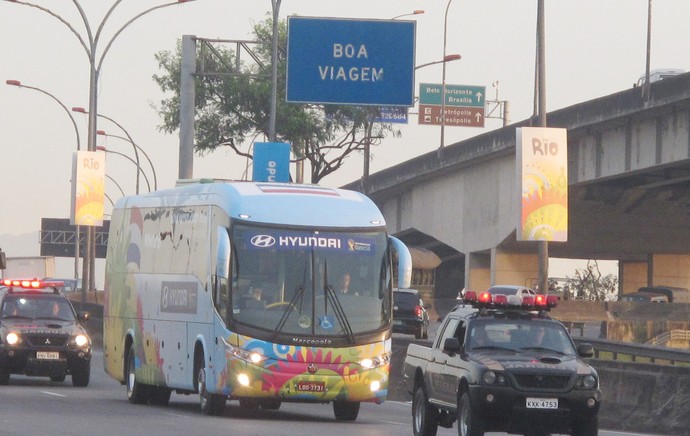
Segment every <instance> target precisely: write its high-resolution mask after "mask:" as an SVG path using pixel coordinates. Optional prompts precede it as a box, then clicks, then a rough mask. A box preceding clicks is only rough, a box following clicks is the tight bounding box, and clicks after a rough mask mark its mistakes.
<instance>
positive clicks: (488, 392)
mask: <svg viewBox="0 0 690 436" xmlns="http://www.w3.org/2000/svg"><path fill="white" fill-rule="evenodd" d="M486 295H488V294H486ZM486 295H484V297H486ZM538 297H539V298H540V300H538V301H541V302H542V304H543V306H542V307H544V306H546V304H547V303H546V298H545V296H543V295H540V296H538ZM487 298H491V297H490V296H488V297H487ZM533 298H534V297H525V298H524V299H523V302H522V304H521V307H517V308H513V307H510V306H508V305H506V304H505V303H506V301H505V300H502V301H501V303H500V304H496V300H493V302H490V303H489V304H488V305H485V306H484V308H481V307H482V305H481V304H477V305H475V306H478V307H480V309H479V310H477V309H470V308H468V306H459V307H457V308H456V309H455V310H454V311H453V312H451V313H450V314H449V315H448V316H447V317H446V320H445V323H444V325H443V326H442V328H441V330H439V337H438V338H437V341H438V342H437V346H439V347H441V349H442V352H443V353H444V354H445V355H447V357H448V361H447V363H446V367H447V368H449V370H450V369H451V368H452V371H453V374H454V376H455V377H457V382H458V383H451V382H448V383H447V384H448V385H449V386H447V387H448V391H447V392H445V393H444V392H436V393H435V397H436V398H435V400H436V401H438V400H440V399H448V401H451V399H452V400H453V401H452V405H453V407H455V406H456V404H457V410H454V412H455V416H456V417H457V420H458V425H459V426H460V432H459V434H461V435H480V434H484V432H485V431H487V432H508V433H518V434H530V435H532V434H535V435H541V434H550V433H564V434H572V435H578V436H593V435H596V434H597V433H598V413H599V408H600V405H601V399H602V393H601V390H600V389H599V376H598V374H597V372H596V370H595V369H594V368H592V367H591V366H590V365H589V364H587V363H586V362H585V361H584V360H583V359H582V358H583V357H585V358H587V357H592V356H593V354H594V352H593V348H592V346H591V345H590V344H584V343H583V344H580V345H579V346H578V345H576V344H575V342H574V341H573V340H572V338H571V337H570V335H569V333H568V331H567V330H566V328H565V327H564V326H563V325H562V324H561V323H560V322H559V321H557V320H555V319H553V318H551V317H550V316H549V315H548V314H547V311H546V310H526V309H525V306H527V305H529V304H531V302H532V299H533ZM468 300H470V301H472V300H473V298H472V297H471V298H469V299H468V298H467V295H466V297H465V301H466V302H467V301H468ZM480 300H481V298H480ZM527 300H529V302H528V301H527ZM473 302H474V301H473ZM555 304H556V302H555V300H551V299H550V300H549V303H548V305H549V306H552V305H555ZM487 306H488V307H492V309H490V308H487ZM444 376H445V375H444ZM458 386H460V388H459V390H458ZM440 390H441V391H445V389H440ZM455 401H457V403H456V402H455ZM439 404H440V403H439ZM413 407H414V406H413ZM418 407H419V406H418ZM449 418H450V416H449ZM439 421H440V422H444V419H441V418H439ZM445 421H446V422H448V419H446V420H445Z"/></svg>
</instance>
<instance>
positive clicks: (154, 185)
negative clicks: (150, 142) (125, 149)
mask: <svg viewBox="0 0 690 436" xmlns="http://www.w3.org/2000/svg"><path fill="white" fill-rule="evenodd" d="M99 116H100V115H99ZM98 134H99V135H101V136H105V137H106V138H117V139H120V140H122V141H125V142H129V143H130V144H132V145H133V146H134V148H136V149H137V150H139V151H140V152H141V154H143V155H144V157H145V158H146V161H147V162H148V163H149V167H151V174H153V190H154V191H155V190H157V189H158V177H157V175H156V167H154V166H153V162H152V161H151V158H150V157H149V155H148V153H146V151H144V149H143V148H141V146H140V145H139V144H137V143H136V142H132V139H131V137H129V136H128V137H127V138H125V137H124V136H119V135H113V134H110V133H106V132H105V131H103V130H99V131H98ZM137 166H139V163H137ZM141 174H143V175H144V179H145V180H146V181H147V183H148V180H147V177H146V173H144V170H143V169H142V170H141ZM148 188H149V192H151V186H150V185H149V186H148ZM137 193H138V192H137Z"/></svg>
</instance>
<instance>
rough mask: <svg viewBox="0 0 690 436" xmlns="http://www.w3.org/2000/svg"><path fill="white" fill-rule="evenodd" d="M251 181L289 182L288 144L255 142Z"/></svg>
mask: <svg viewBox="0 0 690 436" xmlns="http://www.w3.org/2000/svg"><path fill="white" fill-rule="evenodd" d="M252 180H254V181H255V182H289V181H290V144H288V143H286V142H255V143H254V169H253V172H252Z"/></svg>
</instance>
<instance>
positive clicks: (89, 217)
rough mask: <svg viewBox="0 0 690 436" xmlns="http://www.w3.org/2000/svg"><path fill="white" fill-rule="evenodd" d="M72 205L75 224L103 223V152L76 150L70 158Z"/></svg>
mask: <svg viewBox="0 0 690 436" xmlns="http://www.w3.org/2000/svg"><path fill="white" fill-rule="evenodd" d="M71 200H72V207H71V208H70V223H71V224H72V225H75V226H101V225H103V215H104V210H103V209H104V205H103V202H104V201H105V152H103V151H76V152H74V154H73V158H72V198H71Z"/></svg>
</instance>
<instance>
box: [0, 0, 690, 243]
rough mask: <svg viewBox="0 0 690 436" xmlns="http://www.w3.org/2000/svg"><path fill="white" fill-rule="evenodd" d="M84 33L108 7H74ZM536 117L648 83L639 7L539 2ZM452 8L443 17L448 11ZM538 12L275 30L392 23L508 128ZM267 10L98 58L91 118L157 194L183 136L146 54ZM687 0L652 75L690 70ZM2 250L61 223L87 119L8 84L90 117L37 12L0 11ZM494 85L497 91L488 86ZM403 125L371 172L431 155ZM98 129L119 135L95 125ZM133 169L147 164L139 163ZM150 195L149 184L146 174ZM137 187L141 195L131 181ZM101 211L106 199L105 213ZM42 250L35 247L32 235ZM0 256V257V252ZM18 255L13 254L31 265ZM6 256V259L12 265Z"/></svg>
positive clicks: (289, 7) (70, 42) (148, 31)
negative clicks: (406, 28) (412, 34)
mask: <svg viewBox="0 0 690 436" xmlns="http://www.w3.org/2000/svg"><path fill="white" fill-rule="evenodd" d="M31 3H32V4H35V5H39V6H41V7H43V8H49V9H50V10H52V11H53V12H54V13H56V14H57V15H59V16H60V17H62V18H63V19H64V20H65V21H66V22H68V23H69V24H70V25H71V26H72V27H73V29H74V31H75V32H77V33H79V34H80V35H82V36H83V35H86V31H85V27H84V24H83V22H82V20H81V18H80V16H79V14H78V11H77V8H76V7H75V5H74V3H73V2H72V1H70V0H33V1H32V2H31ZM79 3H80V4H81V5H82V7H83V9H84V11H85V15H86V17H87V19H88V22H89V25H90V27H91V28H92V30H93V32H95V31H96V29H97V28H98V26H99V25H100V23H101V22H102V20H103V17H104V15H105V13H106V9H107V8H108V7H110V5H112V4H113V3H114V1H113V0H80V1H79ZM545 3H546V5H545V28H546V36H545V38H546V44H545V46H546V106H547V109H548V110H556V109H560V108H564V107H568V106H571V105H574V104H578V103H580V102H583V101H587V100H591V99H594V98H598V97H602V96H605V95H609V94H612V93H615V92H619V91H622V90H624V89H627V88H629V87H631V86H632V85H633V83H635V82H636V81H637V79H638V78H639V77H640V76H641V75H642V74H644V71H645V66H646V52H647V45H646V44H647V5H648V1H647V0H605V1H602V0H557V1H546V2H545ZM159 4H162V2H158V1H154V0H122V1H121V3H120V4H119V5H118V6H117V7H116V8H115V9H114V11H113V13H112V14H111V16H110V17H109V18H108V21H107V22H106V24H105V26H104V27H103V36H102V38H101V41H100V42H99V45H98V46H97V51H98V53H99V56H101V54H102V53H103V50H104V48H105V47H106V46H107V42H108V41H109V40H110V39H111V38H112V37H113V36H114V35H115V34H116V33H117V32H118V30H119V29H120V28H122V26H124V25H125V24H126V23H127V22H128V21H129V20H130V19H131V18H133V17H135V16H136V15H137V14H139V13H140V12H142V11H144V10H146V9H148V8H150V7H153V6H156V5H159ZM446 9H448V15H447V19H446V18H445V11H446ZM536 9H537V1H536V0H455V1H453V0H450V1H448V0H380V1H376V2H372V1H370V0H366V1H364V0H348V1H346V2H345V1H333V0H282V2H281V7H280V17H281V19H284V18H286V17H287V16H289V15H293V14H297V15H301V16H313V17H339V18H358V19H391V18H393V17H396V16H399V15H403V14H409V13H411V12H412V11H414V10H424V13H423V14H419V15H414V16H406V17H401V18H399V19H411V20H415V21H416V22H417V24H416V53H415V65H421V64H425V63H428V62H433V61H437V60H440V59H442V57H443V40H444V29H445V33H446V54H455V53H458V54H460V55H461V56H462V59H461V60H459V61H454V62H450V63H448V64H447V66H446V83H447V84H449V85H475V86H485V87H486V91H487V96H486V97H487V99H488V100H492V99H499V100H505V101H508V102H509V107H510V113H509V120H510V121H513V122H518V121H521V120H524V119H526V118H528V117H529V116H531V115H532V112H533V101H534V70H535V68H534V58H535V41H536V32H535V29H536ZM270 13H271V1H270V0H252V1H240V0H196V1H193V2H188V3H184V4H179V5H175V6H172V7H167V8H163V9H160V10H156V11H154V12H152V13H150V14H147V15H145V16H143V17H141V18H139V19H137V20H136V21H134V22H132V23H131V24H130V25H128V26H127V27H126V28H125V29H124V30H123V31H122V33H120V34H119V35H118V36H117V37H116V38H115V39H114V40H113V44H112V46H111V47H110V49H109V51H108V52H107V54H106V55H105V56H104V57H103V64H102V71H101V76H100V81H99V89H98V113H100V114H102V115H106V116H108V117H110V118H112V119H114V120H115V121H117V122H118V123H119V124H120V125H121V126H123V127H124V128H125V129H126V130H127V133H129V135H130V136H131V137H132V139H133V140H134V142H135V143H136V144H137V145H139V146H140V147H141V148H142V149H143V150H144V151H145V152H146V154H147V155H148V156H149V157H150V159H151V161H152V162H153V164H154V167H155V173H156V179H157V185H158V187H159V188H166V187H171V186H173V185H174V183H175V179H176V177H177V174H178V151H179V138H178V136H177V134H172V135H170V134H165V133H162V132H161V131H160V130H159V128H158V127H159V126H160V125H161V119H160V118H159V116H158V115H157V109H156V108H157V107H158V106H160V101H161V100H162V99H163V98H165V97H166V96H165V95H163V94H162V92H161V91H160V89H159V88H158V86H157V85H156V84H155V83H154V82H153V80H152V76H153V75H154V74H160V73H161V70H159V68H158V65H157V63H156V61H155V58H154V55H155V54H156V53H157V52H160V51H164V50H167V51H173V50H174V49H175V46H176V42H177V40H178V39H180V38H181V37H182V35H196V36H198V37H202V38H219V39H231V40H237V39H248V38H249V36H250V32H251V27H252V25H253V24H254V23H256V22H260V21H263V20H265V19H266V18H267V16H270ZM688 16H690V2H688V1H687V0H657V1H655V2H653V10H652V47H651V57H650V60H651V68H652V69H656V68H680V69H684V70H686V71H687V70H690V57H688V48H689V47H690V26H688V25H687V17H688ZM0 57H1V58H0V59H1V60H0V79H2V82H0V163H1V168H2V170H1V171H0V183H1V186H2V187H3V189H0V212H1V213H0V244H1V243H2V238H3V235H19V234H26V233H30V232H36V233H38V230H39V229H40V223H41V218H43V217H48V218H67V217H69V206H70V178H71V159H72V152H73V151H75V150H76V144H77V136H78V137H79V138H80V142H81V147H82V149H86V143H87V131H86V129H87V119H86V116H84V115H81V114H76V113H73V114H72V115H73V116H74V119H75V122H76V124H77V129H76V130H78V133H79V135H77V132H76V131H75V127H74V125H73V124H72V122H71V120H70V118H69V116H68V114H67V112H66V111H65V110H64V109H62V108H61V106H60V105H59V104H58V103H57V102H56V101H54V100H52V99H51V98H49V97H48V96H46V95H44V94H42V93H40V92H37V91H34V90H30V89H26V88H21V89H20V88H17V87H15V86H8V85H6V84H5V81H6V80H9V79H13V80H19V81H21V82H22V84H24V85H28V86H33V87H37V88H40V89H43V90H44V91H47V92H49V93H51V94H53V95H54V96H55V97H56V98H57V99H58V100H59V101H60V102H62V104H64V105H65V106H66V107H68V108H71V107H73V106H80V107H88V88H89V76H88V72H89V66H88V58H87V56H86V53H85V51H84V48H83V47H82V46H81V45H80V44H79V41H78V39H77V38H76V36H75V35H74V34H73V33H72V32H70V30H69V29H68V27H67V26H66V25H65V24H63V23H61V22H60V21H58V20H57V19H55V18H54V17H52V16H51V15H49V14H48V13H46V12H44V11H41V10H39V9H37V8H33V7H28V6H26V5H22V4H19V3H14V2H9V1H5V0H0ZM441 78H442V66H441V65H440V64H438V65H431V66H428V67H424V68H420V69H419V70H417V71H416V77H415V94H416V95H418V92H419V83H441ZM496 83H497V84H498V85H497V87H495V86H494V84H496ZM410 113H411V114H410V121H409V123H408V124H407V125H401V127H400V129H401V131H402V137H400V138H386V139H384V140H383V142H382V143H381V144H380V145H379V146H377V147H374V148H373V149H372V161H371V164H370V172H371V173H375V172H376V171H378V170H381V169H384V168H387V167H389V166H392V165H395V164H398V163H401V162H403V161H405V160H408V159H410V158H413V157H415V156H418V155H420V154H424V153H427V152H430V151H433V150H435V149H436V148H438V147H439V145H440V127H439V126H424V125H417V121H416V115H415V113H416V108H412V109H411V110H410ZM494 116H496V117H497V118H493V119H487V120H486V123H485V127H484V128H476V127H449V126H446V127H445V139H444V143H445V144H446V145H448V144H452V143H454V142H457V141H462V140H464V139H467V138H470V137H472V136H476V135H479V134H482V133H486V132H488V131H491V130H494V129H497V128H500V127H501V126H502V124H503V121H502V120H501V119H499V118H498V113H497V112H495V113H494ZM98 128H99V129H102V130H105V131H106V132H107V133H108V134H111V135H118V136H125V135H123V132H122V131H121V130H119V128H118V127H117V126H116V125H114V124H111V123H109V122H107V121H106V120H100V121H99V124H98ZM97 145H99V146H100V145H102V146H105V147H107V148H108V149H109V150H112V151H116V152H119V153H122V154H126V155H129V156H133V151H132V146H131V144H130V143H128V142H126V141H123V140H120V139H117V138H113V137H110V138H104V137H101V136H99V138H98V140H97ZM141 159H142V162H143V160H144V159H143V157H142V158H141ZM106 165H107V169H106V174H107V175H108V176H109V177H112V179H114V180H115V181H116V182H117V185H119V187H120V188H121V189H122V191H124V192H125V193H126V194H128V195H129V194H133V193H134V190H135V186H134V185H135V174H136V173H135V171H136V166H135V165H134V164H133V163H132V162H130V161H128V160H127V159H125V158H124V157H122V156H118V155H116V154H114V153H110V154H108V155H107V160H106ZM193 165H194V167H193V172H194V173H193V175H194V177H195V178H200V177H216V178H223V179H241V178H243V177H245V171H246V168H247V162H246V161H245V160H244V158H240V157H238V156H236V155H235V154H234V153H233V152H232V151H231V150H230V149H227V150H225V149H223V150H219V151H216V152H214V153H211V154H207V155H204V156H196V155H195V158H194V163H193ZM142 167H143V168H144V170H145V171H147V175H148V177H149V179H150V181H151V184H153V176H152V173H151V171H150V170H149V169H148V167H147V166H146V165H145V164H144V163H142ZM362 168H363V156H362V155H361V154H355V155H354V156H352V157H350V158H349V159H348V161H347V163H346V165H345V167H344V168H343V169H341V170H340V171H339V172H337V173H335V174H333V175H330V176H327V177H326V178H325V179H323V180H322V182H321V184H322V185H325V186H332V187H337V186H342V185H344V184H346V183H349V182H352V181H355V180H357V179H359V178H360V177H361V174H362ZM140 187H141V188H140V189H141V190H142V191H144V190H146V184H145V181H144V180H143V179H142V180H140ZM106 194H107V195H108V196H109V197H110V198H111V199H112V200H113V201H116V200H117V198H118V197H119V196H121V193H120V190H119V188H118V187H117V186H116V184H115V183H114V182H112V181H110V179H108V180H107V181H106ZM110 209H111V205H110V203H109V200H106V213H108V212H109V211H110ZM37 239H38V237H37ZM1 246H2V245H0V247H1ZM32 250H33V248H31V249H28V248H27V251H28V252H26V253H21V255H37V254H38V244H36V247H35V250H33V252H31V251H32ZM8 255H11V253H8Z"/></svg>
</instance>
